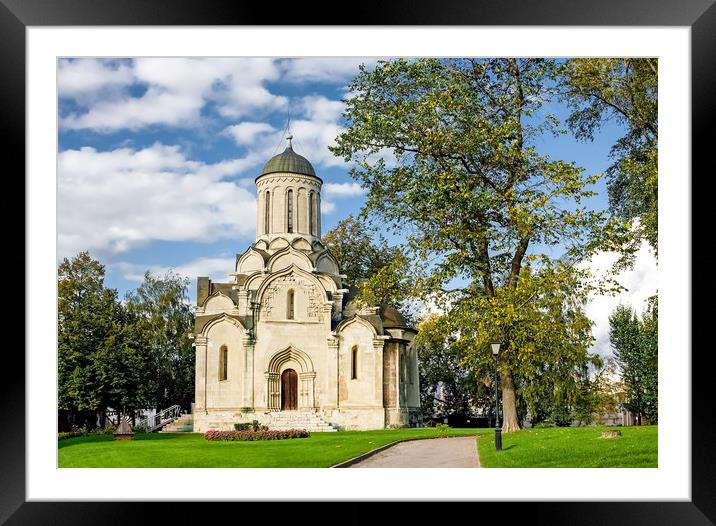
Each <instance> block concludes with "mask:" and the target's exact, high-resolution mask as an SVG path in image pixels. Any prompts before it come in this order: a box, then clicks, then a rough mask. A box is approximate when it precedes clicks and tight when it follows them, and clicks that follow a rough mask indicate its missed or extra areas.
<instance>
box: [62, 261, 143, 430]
mask: <svg viewBox="0 0 716 526" xmlns="http://www.w3.org/2000/svg"><path fill="white" fill-rule="evenodd" d="M104 276H105V271H104V266H103V265H102V264H100V263H99V262H98V261H96V260H94V259H92V257H91V256H90V255H89V253H88V252H81V253H79V254H78V255H77V256H75V257H74V258H71V259H67V258H64V259H63V261H62V263H60V265H59V267H58V302H57V303H58V371H57V373H58V410H59V411H60V413H61V414H64V415H65V416H66V417H67V419H68V420H69V423H72V424H77V425H83V424H85V422H84V421H78V420H77V419H78V417H80V418H81V419H82V420H86V421H89V420H90V418H92V419H93V418H94V417H93V416H90V415H93V414H96V415H97V416H99V417H100V420H102V419H103V418H104V414H105V412H106V410H107V407H113V408H117V407H119V406H118V405H117V404H119V403H120V402H121V401H122V400H123V398H122V395H121V394H120V393H118V391H117V388H116V386H117V385H118V384H119V383H122V382H126V381H129V379H127V378H123V377H121V374H122V369H121V368H118V369H117V370H116V371H112V370H111V369H110V368H109V367H108V359H109V357H110V356H112V362H113V363H118V362H122V361H123V360H124V356H123V351H122V349H124V348H125V347H126V346H125V342H124V328H125V313H124V311H123V308H122V305H121V304H120V302H119V301H118V300H117V292H116V291H115V290H114V289H108V288H105V286H104Z"/></svg>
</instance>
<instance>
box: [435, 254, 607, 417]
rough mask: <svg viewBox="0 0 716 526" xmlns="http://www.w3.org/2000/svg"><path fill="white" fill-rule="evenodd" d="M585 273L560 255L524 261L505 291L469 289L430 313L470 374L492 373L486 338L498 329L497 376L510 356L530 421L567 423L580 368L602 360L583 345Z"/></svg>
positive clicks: (587, 333) (582, 390)
mask: <svg viewBox="0 0 716 526" xmlns="http://www.w3.org/2000/svg"><path fill="white" fill-rule="evenodd" d="M584 279H586V278H585V276H584V275H583V272H582V271H579V270H578V269H576V268H575V267H571V266H567V265H563V264H561V263H556V264H554V265H553V264H552V263H550V262H546V263H545V264H544V266H543V267H542V268H540V269H534V268H533V267H532V265H526V266H525V268H524V269H523V271H522V275H521V279H520V282H519V284H518V285H517V286H516V287H515V289H514V290H513V291H512V292H511V294H508V292H509V289H504V288H500V289H498V290H497V291H496V294H495V295H494V296H491V297H488V296H477V295H476V296H474V297H473V298H470V299H466V300H463V301H461V302H458V303H456V304H454V305H453V306H452V308H451V309H450V310H449V311H448V312H447V314H445V315H444V316H443V317H442V318H441V319H439V320H436V321H437V322H438V323H439V326H440V327H441V330H443V331H446V332H447V333H448V334H455V335H457V336H456V338H455V341H454V342H452V343H451V344H450V346H451V347H452V348H453V349H454V352H455V353H458V354H459V355H461V356H463V359H462V365H463V366H464V367H466V368H468V369H469V370H470V371H471V372H472V374H473V375H474V377H475V378H486V377H487V378H489V377H492V376H493V368H494V361H493V356H492V354H491V352H490V351H489V347H490V342H491V340H492V339H493V338H494V335H495V334H497V335H504V336H502V337H501V338H499V337H498V340H500V341H501V342H503V343H502V345H501V347H500V360H501V363H502V364H503V367H501V370H500V382H501V384H502V383H503V382H504V381H505V378H504V373H503V371H504V364H509V366H510V367H511V372H512V379H513V381H514V382H515V385H516V388H517V391H518V393H517V396H518V400H517V402H518V403H522V404H524V406H525V408H526V410H527V411H529V414H530V415H532V422H533V424H534V423H538V422H539V421H541V420H544V419H547V418H549V419H551V420H552V421H553V422H555V423H557V424H558V425H569V424H570V423H571V421H572V420H573V418H574V417H575V414H574V412H575V410H576V409H577V408H578V407H579V406H580V404H583V403H585V397H586V396H588V392H589V389H588V386H585V377H586V370H587V368H588V367H590V366H599V365H600V364H601V361H600V359H599V357H598V356H596V355H594V354H590V353H589V352H588V349H589V347H590V346H591V345H592V343H593V337H592V334H591V326H592V322H591V321H590V320H589V319H588V318H587V316H586V315H585V313H584V304H585V302H586V300H587V291H588V288H587V287H585V286H584V284H583V283H584ZM474 383H477V382H474ZM503 400H504V398H503Z"/></svg>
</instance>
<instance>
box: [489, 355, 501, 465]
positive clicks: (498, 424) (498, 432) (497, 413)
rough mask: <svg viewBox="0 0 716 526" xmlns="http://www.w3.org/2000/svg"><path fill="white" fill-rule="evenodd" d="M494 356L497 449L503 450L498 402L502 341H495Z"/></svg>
mask: <svg viewBox="0 0 716 526" xmlns="http://www.w3.org/2000/svg"><path fill="white" fill-rule="evenodd" d="M490 347H492V356H493V357H494V358H495V450H496V451H502V428H501V427H500V406H499V404H498V399H497V393H498V391H499V382H498V378H497V356H498V355H499V354H500V342H493V343H491V344H490Z"/></svg>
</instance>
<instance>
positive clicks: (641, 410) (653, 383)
mask: <svg viewBox="0 0 716 526" xmlns="http://www.w3.org/2000/svg"><path fill="white" fill-rule="evenodd" d="M609 327H610V329H609V340H610V342H611V345H612V349H613V351H614V356H615V359H616V362H617V364H618V365H619V368H620V369H621V374H622V378H623V380H624V383H625V386H626V393H625V400H624V403H623V405H624V407H625V408H626V409H627V410H628V411H632V412H634V413H637V414H638V415H643V416H644V417H646V419H647V420H648V421H649V423H652V424H655V423H657V421H658V415H659V397H658V395H659V382H658V380H659V379H658V358H659V357H658V343H659V341H658V339H659V334H658V332H659V331H658V304H657V300H656V297H654V298H651V300H650V301H649V304H648V308H647V309H646V311H645V312H644V314H643V315H642V317H641V319H639V317H638V316H637V314H636V312H634V310H633V309H632V308H631V307H627V306H625V305H619V306H618V307H617V308H616V309H615V310H614V312H613V313H612V314H611V316H610V317H609Z"/></svg>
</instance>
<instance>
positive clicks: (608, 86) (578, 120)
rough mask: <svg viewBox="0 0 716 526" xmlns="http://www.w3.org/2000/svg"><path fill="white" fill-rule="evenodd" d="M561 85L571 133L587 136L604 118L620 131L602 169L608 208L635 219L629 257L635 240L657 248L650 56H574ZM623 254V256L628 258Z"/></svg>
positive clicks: (654, 76) (654, 92)
mask: <svg viewBox="0 0 716 526" xmlns="http://www.w3.org/2000/svg"><path fill="white" fill-rule="evenodd" d="M563 73H564V76H563V79H564V83H563V87H564V94H565V96H566V100H567V101H568V102H569V103H570V105H571V106H572V109H573V112H572V114H571V115H570V117H569V119H568V123H569V125H570V127H571V128H572V130H573V131H574V133H575V135H576V136H577V137H578V138H580V139H584V140H593V139H594V136H595V134H596V133H598V131H599V130H600V129H601V128H602V127H603V126H604V125H605V124H606V123H608V122H617V123H619V124H621V125H622V126H623V128H624V130H625V134H624V135H623V136H622V137H620V138H619V140H617V142H616V143H615V144H614V146H613V147H612V151H611V155H612V157H613V159H614V163H613V164H612V165H611V166H610V167H609V169H608V170H607V174H608V190H609V203H610V207H611V209H612V211H613V212H614V213H616V214H618V215H619V216H621V217H622V218H624V219H627V220H630V221H633V220H637V219H638V222H635V224H634V229H633V234H634V236H633V237H632V240H631V242H630V243H628V244H626V245H625V246H624V247H623V253H624V254H625V255H626V256H631V255H633V253H634V252H635V250H636V249H638V247H639V244H640V242H641V239H645V240H646V241H648V242H649V244H650V245H651V247H652V248H653V249H654V250H655V251H656V250H657V249H658V224H657V219H658V193H657V189H658V176H657V174H658V139H659V125H658V69H657V59H655V58H577V59H571V60H569V61H567V63H566V64H565V66H564V68H563ZM629 259H630V258H629V257H627V258H626V261H629Z"/></svg>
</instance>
